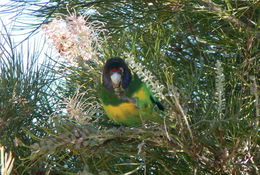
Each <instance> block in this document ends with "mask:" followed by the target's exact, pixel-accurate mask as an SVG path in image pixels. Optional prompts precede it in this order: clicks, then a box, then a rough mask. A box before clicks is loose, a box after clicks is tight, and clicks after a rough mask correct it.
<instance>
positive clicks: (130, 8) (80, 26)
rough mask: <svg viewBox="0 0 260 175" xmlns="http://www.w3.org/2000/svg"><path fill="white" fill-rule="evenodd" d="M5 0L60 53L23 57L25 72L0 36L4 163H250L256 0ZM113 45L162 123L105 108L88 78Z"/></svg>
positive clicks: (188, 167) (149, 166) (255, 130)
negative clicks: (160, 107)
mask: <svg viewBox="0 0 260 175" xmlns="http://www.w3.org/2000/svg"><path fill="white" fill-rule="evenodd" d="M13 5H14V6H15V7H23V8H26V9H30V10H31V13H30V15H31V16H34V17H35V18H37V19H38V18H40V19H44V20H43V21H42V22H40V23H39V24H34V25H30V24H29V23H28V27H36V29H38V28H39V29H43V30H44V31H45V33H46V35H47V37H49V39H50V42H52V44H53V46H54V48H55V49H56V50H57V51H58V52H59V55H60V58H59V59H56V58H51V59H52V60H53V61H54V60H56V63H57V64H56V65H55V67H52V66H51V65H49V66H47V68H46V67H42V68H39V69H36V68H37V64H35V61H31V63H32V64H31V69H32V70H33V71H30V72H29V71H28V72H27V71H25V69H24V68H23V67H22V65H23V63H22V62H23V59H25V58H23V57H22V56H23V55H22V54H13V53H15V52H13V51H15V48H14V47H12V46H11V42H9V48H10V50H11V52H10V51H9V50H6V49H4V48H5V47H6V46H5V47H4V45H3V44H1V48H2V49H1V50H3V54H2V57H1V65H0V66H1V67H0V76H1V80H0V87H1V91H0V94H1V96H0V109H1V110H0V125H1V129H0V133H1V141H0V144H1V145H3V146H5V148H6V149H7V150H8V151H11V152H12V154H13V157H14V158H15V161H14V164H13V165H14V167H13V171H12V173H13V174H82V175H83V174H257V173H259V167H258V165H259V163H260V162H259V160H260V157H259V116H260V114H259V57H260V55H259V44H260V43H259V36H260V33H259V32H260V31H259V25H260V8H259V6H260V3H259V1H229V0H225V1H219V0H214V1H211V0H196V1H193V0H184V1H178V0H160V1H159V0H140V1H125V0H113V1H106V0H92V1H80V0H73V1H70V0H68V1H61V0H52V1H49V2H46V3H43V2H38V3H37V2H27V1H25V0H24V1H21V0H19V1H15V0H14V1H13ZM21 5H22V6H21ZM5 7H6V8H7V9H6V11H5V12H8V11H11V10H12V9H11V8H10V7H12V6H5ZM19 10H22V9H21V8H20V9H19V8H18V11H19ZM84 15H85V18H84ZM17 18H18V19H17V21H18V22H19V20H21V19H22V18H21V17H20V18H19V16H18V17H17ZM57 24H58V25H57ZM61 24H62V25H61ZM55 26H59V27H60V28H59V29H57V27H56V28H55ZM54 28H55V30H54ZM34 29H35V28H34ZM35 31H37V30H33V31H32V32H35ZM55 31H56V32H55ZM57 31H60V33H59V32H57ZM2 36H4V35H3V34H2ZM6 41H10V39H6ZM34 53H35V52H34ZM114 56H119V57H123V58H125V59H126V61H127V63H128V64H129V65H130V67H131V69H132V70H133V71H134V72H135V73H136V74H138V76H140V77H142V79H143V81H145V82H146V83H147V84H148V85H149V86H150V88H151V89H152V90H153V93H154V94H155V95H156V96H157V98H158V99H160V100H161V101H162V103H163V104H164V105H165V108H166V110H165V112H164V113H163V114H161V115H162V117H163V118H165V123H164V124H163V125H158V124H150V125H145V126H141V127H134V128H131V127H126V126H120V125H117V124H115V123H113V122H111V121H109V120H108V119H107V118H106V115H105V114H104V112H103V109H102V107H101V106H100V103H99V99H98V98H97V97H98V94H97V91H96V89H97V88H98V86H100V79H99V78H97V77H100V76H101V70H102V66H103V64H104V62H105V60H106V59H107V58H110V57H114ZM36 59H37V58H36ZM10 60H11V61H10ZM32 60H33V59H32ZM34 67H35V68H34ZM31 72H32V73H31ZM56 77H59V78H58V80H55V78H56ZM60 77H61V78H60ZM54 80H55V81H54ZM53 82H57V83H58V84H57V85H55V86H54V85H52V84H53ZM49 88H50V89H52V88H54V91H51V90H50V89H49ZM50 96H51V97H52V98H50ZM10 99H11V100H10ZM56 100H57V101H56ZM35 120H37V122H34V121H35ZM2 133H3V134H2ZM15 141H16V143H17V142H18V143H19V144H18V145H15V144H14V142H15Z"/></svg>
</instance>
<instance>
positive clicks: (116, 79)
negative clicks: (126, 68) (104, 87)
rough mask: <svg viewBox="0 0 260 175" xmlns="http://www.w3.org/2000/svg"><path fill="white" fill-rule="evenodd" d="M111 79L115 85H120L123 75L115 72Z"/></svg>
mask: <svg viewBox="0 0 260 175" xmlns="http://www.w3.org/2000/svg"><path fill="white" fill-rule="evenodd" d="M110 77H111V81H112V83H113V85H114V86H115V87H118V86H119V85H120V83H121V81H122V76H121V74H120V73H118V72H113V73H112V74H111V75H110Z"/></svg>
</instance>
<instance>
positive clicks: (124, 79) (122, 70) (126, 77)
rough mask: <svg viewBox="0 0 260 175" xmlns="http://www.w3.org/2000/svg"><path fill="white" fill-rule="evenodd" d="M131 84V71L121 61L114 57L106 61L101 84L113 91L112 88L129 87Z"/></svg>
mask: <svg viewBox="0 0 260 175" xmlns="http://www.w3.org/2000/svg"><path fill="white" fill-rule="evenodd" d="M130 82H131V71H130V69H129V68H128V66H127V65H126V63H125V62H124V60H123V59H121V58H118V57H115V58H110V59H108V60H107V62H106V64H105V66H104V70H103V84H104V86H105V87H106V88H107V89H109V90H111V91H113V90H114V88H119V87H122V88H123V89H125V88H127V87H128V86H129V83H130Z"/></svg>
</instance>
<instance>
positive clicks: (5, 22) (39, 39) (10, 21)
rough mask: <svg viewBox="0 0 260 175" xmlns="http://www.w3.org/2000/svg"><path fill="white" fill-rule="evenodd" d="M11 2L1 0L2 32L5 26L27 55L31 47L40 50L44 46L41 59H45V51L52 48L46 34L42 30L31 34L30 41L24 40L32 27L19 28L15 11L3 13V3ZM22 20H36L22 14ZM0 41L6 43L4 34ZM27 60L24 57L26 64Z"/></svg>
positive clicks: (0, 29) (31, 21) (19, 47)
mask: <svg viewBox="0 0 260 175" xmlns="http://www.w3.org/2000/svg"><path fill="white" fill-rule="evenodd" d="M9 3H10V0H0V19H1V21H2V24H1V23H0V31H1V33H5V32H4V28H6V29H7V30H8V32H9V35H10V36H11V38H12V40H13V43H15V45H18V47H17V49H22V50H23V51H24V53H25V54H24V55H26V53H27V51H28V50H29V49H31V48H36V49H38V50H40V49H41V48H43V52H42V56H41V57H40V61H39V62H42V61H41V60H44V57H45V53H47V52H49V54H50V50H51V49H50V46H49V45H50V44H47V43H46V40H45V36H44V34H43V33H42V32H41V31H40V32H38V33H36V34H35V35H33V36H31V37H30V39H29V41H26V42H22V41H24V40H25V39H26V38H27V37H28V34H29V33H30V32H31V31H32V29H22V30H17V28H16V26H17V25H21V24H20V23H17V22H16V21H15V20H14V16H15V15H16V14H15V13H11V14H4V13H3V11H4V7H1V5H5V4H9ZM25 12H26V11H25ZM20 20H22V21H25V20H27V21H26V22H30V23H34V22H35V21H36V20H35V19H33V18H26V16H21V17H20ZM0 42H1V44H6V43H5V41H4V39H3V37H2V36H0ZM21 42H22V44H21ZM26 60H27V59H26V58H24V61H25V64H26Z"/></svg>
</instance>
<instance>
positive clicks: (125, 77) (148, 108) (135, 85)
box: [99, 57, 164, 126]
mask: <svg viewBox="0 0 260 175" xmlns="http://www.w3.org/2000/svg"><path fill="white" fill-rule="evenodd" d="M99 96H100V101H101V103H102V106H103V108H104V110H105V112H106V114H107V116H108V118H109V119H111V120H113V121H115V122H116V123H120V124H124V125H127V126H138V125H141V124H142V123H144V122H145V121H158V120H160V119H159V118H160V116H159V115H158V113H155V110H156V108H158V109H159V110H164V107H163V105H162V104H161V103H160V102H158V101H157V100H156V99H155V98H154V97H153V96H152V93H151V91H150V90H149V88H148V87H147V86H146V85H145V83H144V82H142V81H141V80H140V79H139V78H138V76H137V75H136V74H132V73H131V71H130V69H129V68H128V66H127V65H126V63H125V62H124V60H123V59H121V58H118V57H115V58H110V59H108V60H107V62H106V64H105V66H104V69H103V76H102V86H101V88H100V90H99Z"/></svg>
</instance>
